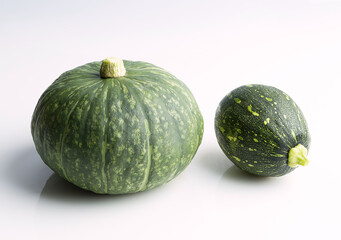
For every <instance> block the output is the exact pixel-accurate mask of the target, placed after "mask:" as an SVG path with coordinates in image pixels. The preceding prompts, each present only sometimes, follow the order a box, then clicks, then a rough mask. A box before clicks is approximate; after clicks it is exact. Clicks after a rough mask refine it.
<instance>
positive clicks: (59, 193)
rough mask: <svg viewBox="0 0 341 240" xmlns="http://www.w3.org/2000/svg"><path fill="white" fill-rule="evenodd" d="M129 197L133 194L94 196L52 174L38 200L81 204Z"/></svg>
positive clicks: (94, 194)
mask: <svg viewBox="0 0 341 240" xmlns="http://www.w3.org/2000/svg"><path fill="white" fill-rule="evenodd" d="M129 195H133V194H120V195H109V194H96V193H94V192H91V191H88V190H84V189H82V188H79V187H77V186H76V185H74V184H72V183H70V182H68V181H66V180H65V179H63V178H62V177H60V176H58V175H57V174H56V173H53V174H51V176H50V177H49V179H48V180H47V181H46V184H45V186H44V188H43V190H42V191H41V194H40V199H39V200H40V201H57V202H64V203H77V204H82V203H91V202H98V201H111V200H112V199H120V198H125V197H127V196H129Z"/></svg>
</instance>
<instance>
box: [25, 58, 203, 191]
mask: <svg viewBox="0 0 341 240" xmlns="http://www.w3.org/2000/svg"><path fill="white" fill-rule="evenodd" d="M31 131H32V136H33V140H34V143H35V146H36V149H37V151H38V153H39V155H40V156H41V158H42V160H43V161H44V162H45V163H46V164H47V165H48V166H49V167H50V168H51V169H52V170H53V171H55V172H56V173H57V174H58V175H59V176H61V177H63V178H64V179H66V180H67V181H69V182H71V183H73V184H75V185H77V186H78V187H80V188H83V189H86V190H90V191H93V192H95V193H101V194H123V193H134V192H139V191H144V190H149V189H152V188H155V187H157V186H160V185H162V184H164V183H166V182H168V181H170V180H172V179H173V178H174V177H176V176H177V175H178V174H180V173H181V172H182V171H183V170H184V169H185V168H186V166H187V165H188V164H189V163H190V162H191V160H192V159H193V157H194V155H195V153H196V151H197V149H198V147H199V145H200V143H201V140H202V136H203V118H202V115H201V113H200V111H199V108H198V106H197V103H196V101H195V99H194V97H193V95H192V94H191V92H190V91H189V89H188V88H187V87H186V86H185V85H184V84H183V83H182V82H181V81H179V80H178V79H177V78H175V77H174V76H173V75H171V74H170V73H168V72H167V71H165V70H163V69H161V68H159V67H156V66H154V65H152V64H150V63H146V62H133V61H126V60H124V61H122V60H120V59H116V58H108V59H106V60H104V61H101V62H92V63H88V64H85V65H83V66H80V67H77V68H75V69H73V70H70V71H67V72H65V73H63V74H62V75H61V76H60V77H59V78H58V79H57V80H56V81H54V82H53V83H52V85H51V86H49V87H48V89H47V90H46V91H45V92H44V93H43V95H42V96H41V97H40V99H39V101H38V104H37V106H36V108H35V111H34V113H33V117H32V123H31Z"/></svg>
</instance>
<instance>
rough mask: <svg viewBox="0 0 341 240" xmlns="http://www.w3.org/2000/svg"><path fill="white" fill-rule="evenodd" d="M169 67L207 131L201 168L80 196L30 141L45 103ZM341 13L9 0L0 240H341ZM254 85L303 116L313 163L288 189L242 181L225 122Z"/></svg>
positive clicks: (5, 3)
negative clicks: (70, 80)
mask: <svg viewBox="0 0 341 240" xmlns="http://www.w3.org/2000/svg"><path fill="white" fill-rule="evenodd" d="M112 56H114V57H119V58H122V59H127V60H141V61H146V62H150V63H153V64H155V65H157V66H160V67H163V68H165V69H167V70H168V71H169V72H171V73H172V74H174V75H175V76H177V77H178V78H179V79H181V80H182V81H183V82H184V83H185V84H186V85H187V86H188V87H189V88H190V89H191V91H192V92H193V94H194V96H195V98H196V100H197V102H198V104H199V107H200V109H201V112H202V114H203V116H204V120H205V133H204V139H203V142H202V144H201V146H200V148H199V151H198V152H197V154H196V156H195V158H194V159H193V161H192V163H191V164H190V165H189V166H188V167H187V168H186V170H185V171H184V172H183V173H182V174H180V175H179V176H178V177H177V178H176V179H174V180H173V181H171V182H170V183H168V184H166V185H164V186H162V187H159V188H157V189H154V190H151V191H148V192H143V193H138V194H131V195H122V196H100V195H95V194H92V193H89V192H85V191H82V190H79V189H77V188H76V187H74V186H73V185H72V184H69V183H67V182H65V181H64V180H62V179H60V178H59V177H58V176H56V175H55V174H53V173H52V171H51V170H50V169H49V168H48V167H47V166H46V165H44V164H43V162H42V161H41V159H40V158H39V156H38V155H37V153H36V151H35V149H34V145H33V142H32V138H31V134H30V120H31V116H32V112H33V110H34V107H35V105H36V103H37V100H38V98H39V97H40V95H41V94H42V92H43V91H44V90H45V89H46V88H47V87H48V86H49V85H50V84H51V83H52V81H54V80H55V79H56V78H57V77H58V76H59V75H60V74H61V73H63V72H64V71H66V70H69V69H72V68H74V67H77V66H79V65H83V64H85V63H88V62H92V61H99V60H102V59H104V58H106V57H112ZM340 80H341V1H339V0H286V1H280V0H272V1H270V0H262V1H261V0H225V1H215V0H210V1H185V0H182V1H180V0H172V1H129V0H126V1H81V0H79V1H70V0H58V1H35V0H32V1H10V0H1V1H0V81H1V85H0V86H1V88H0V89H1V93H0V104H1V105H0V107H1V118H0V121H1V122H0V123H1V124H0V238H1V239H276V240H280V239H286V240H287V239H341V234H340V227H341V219H340V216H341V207H340V203H341V197H340V192H341V177H340V175H341V174H340V172H341V159H340V154H339V151H338V150H340V144H339V142H340V136H341V131H340V116H341V114H340V111H341V110H340V86H341V84H340ZM248 83H261V84H267V85H272V86H275V87H277V88H279V89H281V90H283V91H285V92H286V93H288V94H289V95H290V96H291V97H292V98H293V99H294V100H295V101H296V103H297V104H298V105H299V106H300V108H301V109H302V111H303V113H304V115H305V117H306V119H307V122H308V124H309V128H310V133H311V136H312V144H311V149H310V151H309V159H310V161H311V163H310V165H309V166H307V167H300V168H298V169H297V170H295V171H294V172H292V173H290V174H288V175H286V176H283V177H280V178H259V177H253V176H250V175H247V174H245V173H243V172H241V171H240V170H239V169H237V168H236V167H235V166H233V164H232V163H231V162H230V161H229V160H228V159H227V158H226V157H225V156H224V154H223V153H222V151H221V150H220V148H219V146H218V144H217V142H216V138H215V134H214V114H215V110H216V108H217V106H218V104H219V102H220V100H221V99H222V98H223V97H224V96H225V95H226V94H227V93H228V92H230V91H231V90H233V89H234V88H236V87H239V86H241V85H244V84H248Z"/></svg>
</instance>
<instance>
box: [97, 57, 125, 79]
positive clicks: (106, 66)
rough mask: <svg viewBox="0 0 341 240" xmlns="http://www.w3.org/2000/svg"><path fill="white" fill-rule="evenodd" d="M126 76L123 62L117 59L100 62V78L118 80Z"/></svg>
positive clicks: (112, 58)
mask: <svg viewBox="0 0 341 240" xmlns="http://www.w3.org/2000/svg"><path fill="white" fill-rule="evenodd" d="M125 74H126V69H125V68H124V64H123V61H122V60H121V59H118V58H114V57H111V58H106V59H104V60H103V61H102V65H101V70H100V75H101V78H118V77H123V76H124V75H125Z"/></svg>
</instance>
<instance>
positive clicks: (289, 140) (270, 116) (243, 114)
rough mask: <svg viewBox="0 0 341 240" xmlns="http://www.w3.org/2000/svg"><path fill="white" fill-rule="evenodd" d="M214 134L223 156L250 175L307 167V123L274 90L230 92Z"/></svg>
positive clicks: (252, 87)
mask: <svg viewBox="0 0 341 240" xmlns="http://www.w3.org/2000/svg"><path fill="white" fill-rule="evenodd" d="M215 132H216V136H217V140H218V143H219V146H220V147H221V149H222V150H223V152H224V153H225V155H226V156H227V157H228V158H229V159H230V160H231V161H232V162H233V163H234V164H235V165H236V166H237V167H239V168H240V169H242V170H244V171H246V172H249V173H251V174H255V175H259V176H271V177H272V176H282V175H285V174H287V173H289V172H291V171H293V170H295V169H296V167H298V166H300V165H302V166H306V165H308V160H307V154H308V149H309V145H310V134H309V130H308V126H307V122H306V120H305V118H304V116H303V113H302V111H301V110H300V108H299V107H298V106H297V104H296V103H295V102H294V101H293V100H292V98H290V97H289V96H288V95H287V94H286V93H284V92H283V91H281V90H279V89H277V88H275V87H271V86H265V85H259V84H253V85H246V86H241V87H239V88H236V89H234V90H233V91H232V92H230V93H229V94H228V95H226V96H225V97H224V98H223V99H222V100H221V102H220V104H219V106H218V109H217V112H216V116H215Z"/></svg>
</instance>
